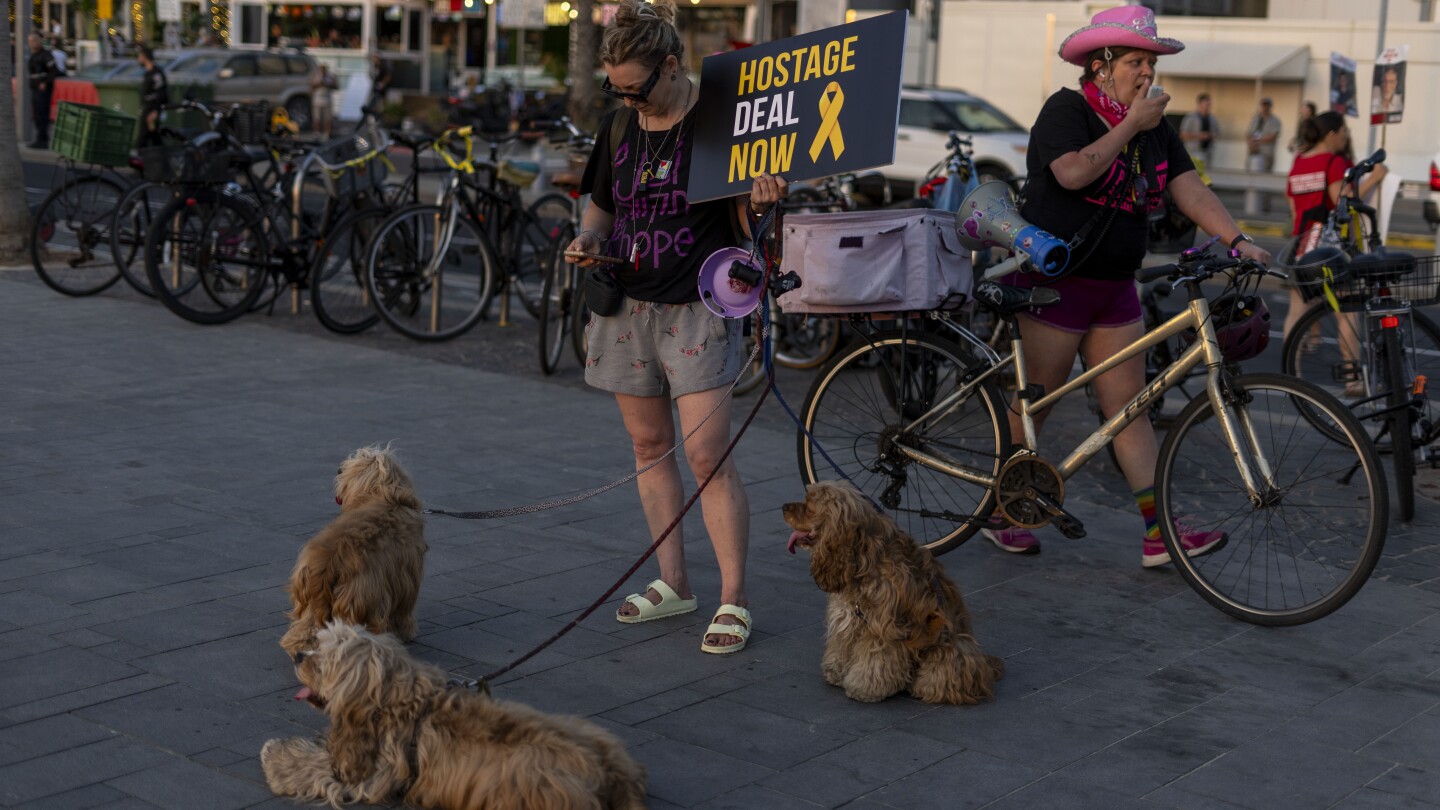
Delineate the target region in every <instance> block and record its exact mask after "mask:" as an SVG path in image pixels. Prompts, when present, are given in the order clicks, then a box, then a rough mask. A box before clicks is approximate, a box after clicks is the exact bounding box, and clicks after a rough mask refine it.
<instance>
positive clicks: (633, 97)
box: [600, 65, 660, 104]
mask: <svg viewBox="0 0 1440 810" xmlns="http://www.w3.org/2000/svg"><path fill="white" fill-rule="evenodd" d="M659 81H660V66H659V65H656V66H655V71H654V72H653V73H651V74H650V78H649V79H648V80H647V81H646V82H645V86H643V87H641V88H640V91H639V92H638V93H622V92H621V91H619V90H616V89H615V87H614V86H613V85H611V84H610V77H609V76H606V77H605V82H604V84H601V85H600V92H602V93H604V94H605V95H607V96H609V97H611V98H614V99H619V100H621V101H626V100H629V101H633V102H635V103H636V104H644V103H645V101H646V100H648V99H649V98H650V91H651V90H654V89H655V84H656V82H659Z"/></svg>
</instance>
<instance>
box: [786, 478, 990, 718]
mask: <svg viewBox="0 0 1440 810" xmlns="http://www.w3.org/2000/svg"><path fill="white" fill-rule="evenodd" d="M784 512H785V522H786V523H787V524H789V525H790V528H792V529H794V530H795V531H794V533H793V534H791V535H790V545H789V548H790V553H792V554H793V553H795V549H796V547H800V548H807V549H810V552H811V556H810V576H811V577H812V578H813V579H814V580H815V584H816V585H818V586H820V590H822V591H825V592H826V593H828V594H830V605H829V607H828V608H827V610H826V612H825V656H824V658H823V659H822V661H821V663H820V669H821V671H822V672H824V674H825V680H826V681H828V682H829V683H830V684H832V685H834V686H839V687H842V688H844V690H845V694H846V695H847V696H848V697H850V698H852V699H854V700H859V701H864V702H867V703H871V702H874V701H878V700H884V699H885V698H887V697H890V696H891V695H893V694H895V693H897V692H899V691H901V690H909V692H910V694H912V695H914V696H915V697H917V698H919V699H920V700H923V701H925V702H926V703H959V704H971V703H979V702H981V701H984V700H989V699H991V698H993V697H994V696H995V681H997V680H999V679H1000V678H1001V677H1003V676H1004V674H1005V662H1004V661H1002V660H1001V659H999V658H995V657H993V656H989V655H985V654H984V653H983V652H981V651H980V645H979V644H978V643H977V642H976V641H975V636H974V635H973V634H972V633H971V629H970V613H969V612H968V611H967V610H966V609H965V601H964V600H963V599H962V598H961V596H960V590H959V589H958V588H956V587H955V584H954V583H953V582H951V581H950V580H949V578H947V577H946V576H945V572H944V570H943V569H942V568H941V567H940V565H939V564H938V563H936V562H935V558H934V557H932V556H931V555H930V552H929V551H928V550H927V549H924V548H921V547H920V546H919V545H917V544H916V543H915V541H914V540H912V539H910V537H909V536H908V535H906V534H905V533H904V532H903V531H901V530H900V527H899V526H896V525H895V522H894V521H893V520H891V519H890V518H888V517H886V516H884V515H882V514H880V513H879V512H877V511H876V510H875V507H874V506H872V505H871V504H870V502H869V501H867V500H866V499H865V496H863V495H861V494H860V492H859V490H857V489H855V487H854V486H852V485H851V484H849V483H843V482H837V481H823V482H820V483H817V484H812V485H810V487H809V488H808V489H807V490H806V492H805V500H804V501H803V502H800V503H787V504H785V509H784Z"/></svg>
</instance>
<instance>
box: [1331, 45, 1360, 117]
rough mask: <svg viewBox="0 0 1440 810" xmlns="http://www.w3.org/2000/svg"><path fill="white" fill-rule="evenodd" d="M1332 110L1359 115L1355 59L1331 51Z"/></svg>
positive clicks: (1342, 113)
mask: <svg viewBox="0 0 1440 810" xmlns="http://www.w3.org/2000/svg"><path fill="white" fill-rule="evenodd" d="M1330 111H1331V112H1337V113H1340V114H1341V115H1350V116H1358V115H1360V110H1359V109H1358V108H1357V107H1356V106H1355V60H1354V59H1350V58H1348V57H1346V56H1345V55H1344V54H1339V53H1336V52H1335V51H1331V52H1330Z"/></svg>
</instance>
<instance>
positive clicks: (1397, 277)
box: [1281, 150, 1440, 522]
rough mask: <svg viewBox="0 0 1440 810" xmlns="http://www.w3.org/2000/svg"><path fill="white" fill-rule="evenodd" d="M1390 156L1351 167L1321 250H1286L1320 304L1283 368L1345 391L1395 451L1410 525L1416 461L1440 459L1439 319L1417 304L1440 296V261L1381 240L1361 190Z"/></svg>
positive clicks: (1398, 490)
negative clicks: (1437, 395) (1433, 388)
mask: <svg viewBox="0 0 1440 810" xmlns="http://www.w3.org/2000/svg"><path fill="white" fill-rule="evenodd" d="M1384 159H1385V154H1384V150H1381V151H1380V152H1378V153H1376V154H1375V155H1374V156H1372V157H1370V158H1368V159H1366V160H1363V161H1361V162H1360V163H1358V164H1356V165H1355V166H1354V167H1352V168H1351V169H1350V170H1348V171H1347V172H1346V173H1345V177H1344V179H1343V180H1342V182H1341V194H1340V198H1339V200H1337V202H1336V205H1335V208H1334V209H1333V210H1331V211H1330V213H1329V215H1328V217H1327V219H1326V221H1325V223H1324V225H1323V227H1322V230H1321V234H1320V239H1319V244H1318V246H1317V247H1315V248H1313V249H1312V250H1310V251H1308V252H1306V253H1305V254H1304V255H1303V256H1302V257H1301V258H1300V259H1298V260H1296V259H1294V258H1293V256H1294V253H1295V247H1294V243H1292V246H1291V247H1290V248H1288V249H1287V251H1286V253H1285V254H1284V255H1286V256H1288V257H1289V263H1290V265H1291V268H1292V272H1294V273H1295V274H1296V287H1297V288H1298V289H1299V290H1300V293H1301V297H1302V298H1304V299H1305V300H1306V301H1313V302H1314V303H1313V304H1312V306H1311V307H1310V308H1309V309H1308V310H1306V312H1305V314H1304V315H1302V316H1301V317H1300V319H1299V320H1298V321H1296V323H1295V325H1294V327H1293V328H1292V329H1291V330H1290V334H1289V335H1287V336H1286V338H1285V344H1284V347H1283V349H1282V357H1281V367H1282V368H1283V369H1284V371H1285V372H1286V373H1288V374H1294V375H1295V376H1297V377H1301V378H1303V379H1306V380H1309V381H1310V382H1312V383H1315V384H1316V385H1319V386H1320V387H1322V388H1325V389H1327V390H1329V391H1330V392H1331V393H1332V394H1335V395H1336V396H1338V397H1340V398H1341V400H1342V401H1343V402H1345V403H1346V404H1347V405H1348V406H1349V407H1350V409H1351V410H1353V411H1354V412H1355V414H1356V415H1357V416H1358V417H1359V418H1360V420H1361V422H1362V423H1363V424H1364V425H1365V426H1366V428H1367V430H1368V431H1369V432H1370V434H1371V435H1372V437H1373V438H1374V440H1375V442H1376V444H1377V446H1378V447H1379V448H1380V449H1381V451H1382V452H1389V453H1390V454H1391V463H1392V466H1393V468H1394V471H1395V494H1396V500H1397V503H1398V505H1399V512H1400V519H1401V520H1403V521H1407V522H1408V521H1410V520H1411V519H1413V518H1414V516H1415V489H1414V477H1415V470H1416V465H1417V462H1424V463H1429V464H1432V465H1433V464H1435V463H1436V462H1437V461H1440V452H1437V451H1440V448H1437V447H1434V446H1433V445H1434V443H1435V441H1436V439H1437V438H1440V403H1436V402H1434V401H1432V400H1431V399H1430V397H1429V395H1428V391H1427V388H1428V386H1427V383H1428V381H1429V380H1430V379H1436V378H1437V377H1436V375H1440V326H1437V325H1436V323H1435V321H1434V320H1432V319H1431V318H1430V317H1429V316H1428V315H1426V314H1425V313H1424V312H1421V311H1419V310H1418V309H1416V307H1419V306H1423V305H1426V304H1434V303H1437V302H1440V289H1437V288H1440V258H1437V257H1423V258H1418V259H1417V258H1415V257H1413V256H1411V255H1409V254H1405V253H1401V252H1398V251H1391V250H1388V249H1387V248H1385V247H1383V246H1382V245H1381V244H1380V238H1379V234H1378V230H1377V229H1376V228H1375V210H1374V209H1373V208H1371V207H1370V206H1368V205H1365V204H1364V203H1363V202H1361V201H1360V200H1359V199H1358V198H1357V197H1356V196H1355V190H1356V189H1357V188H1358V187H1359V183H1360V180H1361V179H1362V178H1363V177H1364V176H1365V174H1367V173H1368V172H1370V171H1371V170H1373V169H1374V167H1375V166H1376V165H1377V164H1379V163H1381V162H1383V161H1384ZM1301 415H1302V416H1305V417H1306V418H1307V420H1309V421H1311V423H1312V424H1315V427H1316V428H1317V429H1320V430H1322V431H1327V432H1328V431H1329V430H1330V425H1328V423H1326V422H1325V421H1324V420H1320V421H1319V422H1318V423H1316V420H1314V419H1311V416H1312V414H1310V413H1309V412H1307V411H1304V410H1302V411H1301Z"/></svg>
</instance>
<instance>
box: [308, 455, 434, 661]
mask: <svg viewBox="0 0 1440 810" xmlns="http://www.w3.org/2000/svg"><path fill="white" fill-rule="evenodd" d="M335 502H336V503H338V504H340V516H339V517H337V518H335V520H333V521H331V522H330V525H328V526H326V527H325V528H324V529H321V530H320V533H319V534H317V535H315V536H314V537H312V538H310V540H309V541H307V542H306V543H305V546H304V548H302V549H300V557H299V559H297V560H296V561H295V570H294V571H293V572H291V574H290V585H289V591H290V603H291V604H292V605H293V607H292V609H291V610H290V613H289V614H288V615H289V616H290V629H289V630H288V631H286V633H285V635H284V637H283V638H281V639H280V646H281V647H284V648H285V651H286V652H287V653H289V654H290V655H291V656H294V655H295V653H297V652H299V651H300V650H304V649H309V648H310V647H313V646H314V643H315V632H316V631H317V630H319V629H320V628H321V627H324V626H325V623H326V622H328V621H330V620H331V619H342V620H344V621H346V622H350V623H352V624H359V625H363V626H364V627H366V628H367V629H369V630H370V631H371V632H373V633H387V632H388V633H394V634H396V635H397V636H399V637H400V638H401V639H404V640H407V641H408V640H410V639H412V638H414V637H415V634H416V633H417V632H418V631H419V628H418V626H417V624H416V621H415V600H416V598H418V597H419V595H420V580H421V578H422V577H423V576H424V573H425V551H426V548H427V546H426V545H425V519H424V518H423V517H421V516H420V500H419V499H418V498H416V497H415V485H414V484H413V483H411V481H410V476H409V475H408V474H407V473H406V472H405V470H404V468H402V467H401V466H400V464H399V462H397V461H396V460H395V457H394V456H393V455H392V454H391V453H390V451H389V450H386V449H383V448H379V447H364V448H361V449H359V450H356V451H355V452H354V453H353V454H351V456H350V457H349V458H347V459H345V461H344V462H343V463H341V465H340V471H339V472H338V473H337V474H336V475H335Z"/></svg>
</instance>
